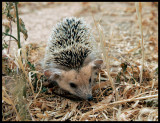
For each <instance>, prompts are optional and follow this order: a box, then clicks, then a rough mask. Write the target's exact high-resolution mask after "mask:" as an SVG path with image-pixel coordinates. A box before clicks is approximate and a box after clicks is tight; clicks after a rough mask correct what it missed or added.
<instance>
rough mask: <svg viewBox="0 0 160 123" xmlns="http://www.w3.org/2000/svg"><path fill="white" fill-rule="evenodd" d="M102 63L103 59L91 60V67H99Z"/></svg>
mask: <svg viewBox="0 0 160 123" xmlns="http://www.w3.org/2000/svg"><path fill="white" fill-rule="evenodd" d="M102 65H103V60H102V59H96V60H94V61H93V62H92V69H101V67H102Z"/></svg>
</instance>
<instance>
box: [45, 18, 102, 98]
mask: <svg viewBox="0 0 160 123" xmlns="http://www.w3.org/2000/svg"><path fill="white" fill-rule="evenodd" d="M97 48H98V47H97V44H96V41H95V39H94V37H93V36H92V34H91V28H90V27H89V25H87V24H86V22H85V21H84V19H83V18H76V17H69V18H64V19H63V21H61V22H59V23H58V24H57V25H56V26H55V27H54V28H53V30H52V34H51V36H50V38H49V40H48V44H47V47H46V51H45V57H44V66H43V67H44V75H45V76H46V77H48V79H50V80H51V81H54V82H57V84H58V85H59V87H60V88H62V89H64V90H67V91H68V92H70V93H71V94H74V95H76V96H78V97H80V98H83V99H85V100H92V99H93V97H92V86H93V84H94V80H95V78H94V75H95V74H97V72H98V71H99V70H100V68H101V66H102V64H103V60H102V59H101V55H100V52H99V50H98V49H97Z"/></svg>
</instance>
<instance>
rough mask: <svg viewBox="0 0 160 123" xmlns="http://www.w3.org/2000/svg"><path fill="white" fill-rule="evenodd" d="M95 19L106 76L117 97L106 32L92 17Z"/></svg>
mask: <svg viewBox="0 0 160 123" xmlns="http://www.w3.org/2000/svg"><path fill="white" fill-rule="evenodd" d="M92 17H93V20H94V23H95V26H96V28H97V30H98V34H99V40H100V47H101V50H102V53H103V57H102V58H103V61H104V62H105V63H106V67H107V69H106V70H107V72H105V74H106V75H107V76H108V78H109V80H110V82H111V85H112V88H113V90H114V92H115V94H116V97H117V92H116V89H115V84H114V81H113V79H112V77H111V76H110V65H109V56H108V52H109V49H108V50H106V42H105V36H104V32H103V29H102V28H101V26H100V24H99V22H98V23H97V22H96V21H95V19H94V16H93V15H92ZM112 37H113V35H112V36H111V39H112ZM116 99H117V98H116Z"/></svg>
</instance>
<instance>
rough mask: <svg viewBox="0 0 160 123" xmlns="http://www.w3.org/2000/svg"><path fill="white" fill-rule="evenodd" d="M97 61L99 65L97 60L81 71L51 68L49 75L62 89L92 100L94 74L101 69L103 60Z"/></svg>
mask: <svg viewBox="0 0 160 123" xmlns="http://www.w3.org/2000/svg"><path fill="white" fill-rule="evenodd" d="M97 63H98V65H97V64H95V62H91V63H90V64H88V65H86V66H84V67H82V68H81V69H80V70H79V71H76V70H70V71H64V70H61V69H54V71H51V70H50V71H49V72H50V74H48V77H49V78H50V79H51V80H53V81H56V82H57V83H58V85H59V86H60V87H61V88H62V89H64V90H67V91H69V92H70V93H71V94H74V95H76V96H79V97H81V98H83V99H86V100H91V99H92V85H93V76H94V75H95V73H96V72H97V70H99V67H100V66H99V65H100V64H101V62H99V61H98V62H97ZM47 72H48V71H47ZM47 72H46V73H47ZM46 73H45V75H46ZM46 76H47V75H46Z"/></svg>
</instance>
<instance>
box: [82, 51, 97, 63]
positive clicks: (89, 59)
mask: <svg viewBox="0 0 160 123" xmlns="http://www.w3.org/2000/svg"><path fill="white" fill-rule="evenodd" d="M94 59H96V55H95V54H94V53H93V52H92V53H90V54H89V55H88V56H87V57H86V58H85V60H84V63H83V64H84V66H85V65H88V64H89V63H91V62H93V61H94Z"/></svg>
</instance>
